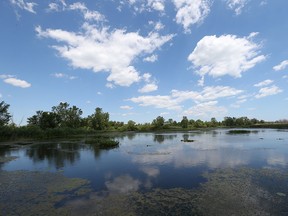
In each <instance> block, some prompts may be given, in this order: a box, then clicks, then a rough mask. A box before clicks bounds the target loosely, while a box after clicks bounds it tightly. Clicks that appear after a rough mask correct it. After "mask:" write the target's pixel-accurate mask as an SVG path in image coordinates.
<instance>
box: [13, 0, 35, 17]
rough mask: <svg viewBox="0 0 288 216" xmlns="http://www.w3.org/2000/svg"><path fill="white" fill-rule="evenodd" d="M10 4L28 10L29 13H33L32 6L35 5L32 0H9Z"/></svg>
mask: <svg viewBox="0 0 288 216" xmlns="http://www.w3.org/2000/svg"><path fill="white" fill-rule="evenodd" d="M10 2H11V4H13V5H15V6H17V7H19V8H20V9H22V10H26V11H29V12H30V13H35V14H36V11H35V10H34V7H35V6H36V5H37V4H36V3H34V2H25V1H24V0H10Z"/></svg>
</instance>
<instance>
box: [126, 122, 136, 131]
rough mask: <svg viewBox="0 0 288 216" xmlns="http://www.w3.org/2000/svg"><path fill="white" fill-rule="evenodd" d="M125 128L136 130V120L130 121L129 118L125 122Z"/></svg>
mask: <svg viewBox="0 0 288 216" xmlns="http://www.w3.org/2000/svg"><path fill="white" fill-rule="evenodd" d="M127 130H128V131H135V130H137V126H136V122H134V121H132V120H129V121H128V122H127Z"/></svg>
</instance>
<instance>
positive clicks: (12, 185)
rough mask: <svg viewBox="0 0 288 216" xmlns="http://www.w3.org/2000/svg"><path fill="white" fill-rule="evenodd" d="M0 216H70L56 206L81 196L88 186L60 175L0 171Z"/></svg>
mask: <svg viewBox="0 0 288 216" xmlns="http://www.w3.org/2000/svg"><path fill="white" fill-rule="evenodd" d="M0 179H1V184H0V194H1V196H0V215H70V214H71V213H70V210H69V209H64V208H56V207H55V206H57V203H59V202H61V201H63V200H65V199H71V198H73V197H75V196H76V195H78V194H79V193H80V194H82V192H81V190H83V189H82V188H85V187H87V184H88V183H89V182H88V181H87V180H84V179H77V178H66V177H64V176H63V175H62V174H61V173H49V172H28V171H14V172H6V171H0Z"/></svg>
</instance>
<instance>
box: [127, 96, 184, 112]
mask: <svg viewBox="0 0 288 216" xmlns="http://www.w3.org/2000/svg"><path fill="white" fill-rule="evenodd" d="M128 100H129V101H132V102H134V103H138V104H139V105H140V106H144V107H147V106H153V107H155V108H165V109H168V110H179V109H181V106H179V104H178V102H177V101H176V100H175V99H172V98H171V97H170V96H161V95H156V96H139V97H133V98H130V99H128Z"/></svg>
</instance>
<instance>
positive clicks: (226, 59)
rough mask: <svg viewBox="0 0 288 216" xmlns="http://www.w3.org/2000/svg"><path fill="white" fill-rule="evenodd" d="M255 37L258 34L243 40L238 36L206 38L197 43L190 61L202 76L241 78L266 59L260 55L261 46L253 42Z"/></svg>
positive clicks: (189, 58)
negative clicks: (244, 73)
mask: <svg viewBox="0 0 288 216" xmlns="http://www.w3.org/2000/svg"><path fill="white" fill-rule="evenodd" d="M255 35H257V33H251V34H250V35H249V36H248V37H243V38H240V37H237V36H236V35H222V36H220V37H217V36H215V35H212V36H205V37H204V38H202V39H201V40H200V41H199V42H198V43H197V46H196V47H195V49H194V50H193V52H192V53H191V54H190V55H189V56H188V60H189V61H190V62H191V63H192V64H193V66H194V67H195V69H196V70H197V73H198V74H199V75H201V76H204V75H206V74H208V75H210V76H213V77H220V76H224V75H230V76H233V77H241V74H242V73H243V72H245V71H247V70H249V69H251V68H253V67H254V66H255V65H256V64H258V63H259V62H262V61H264V60H265V59H266V57H265V56H264V55H260V54H259V52H260V48H261V46H260V45H259V44H257V43H255V42H253V41H252V38H253V37H255Z"/></svg>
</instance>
